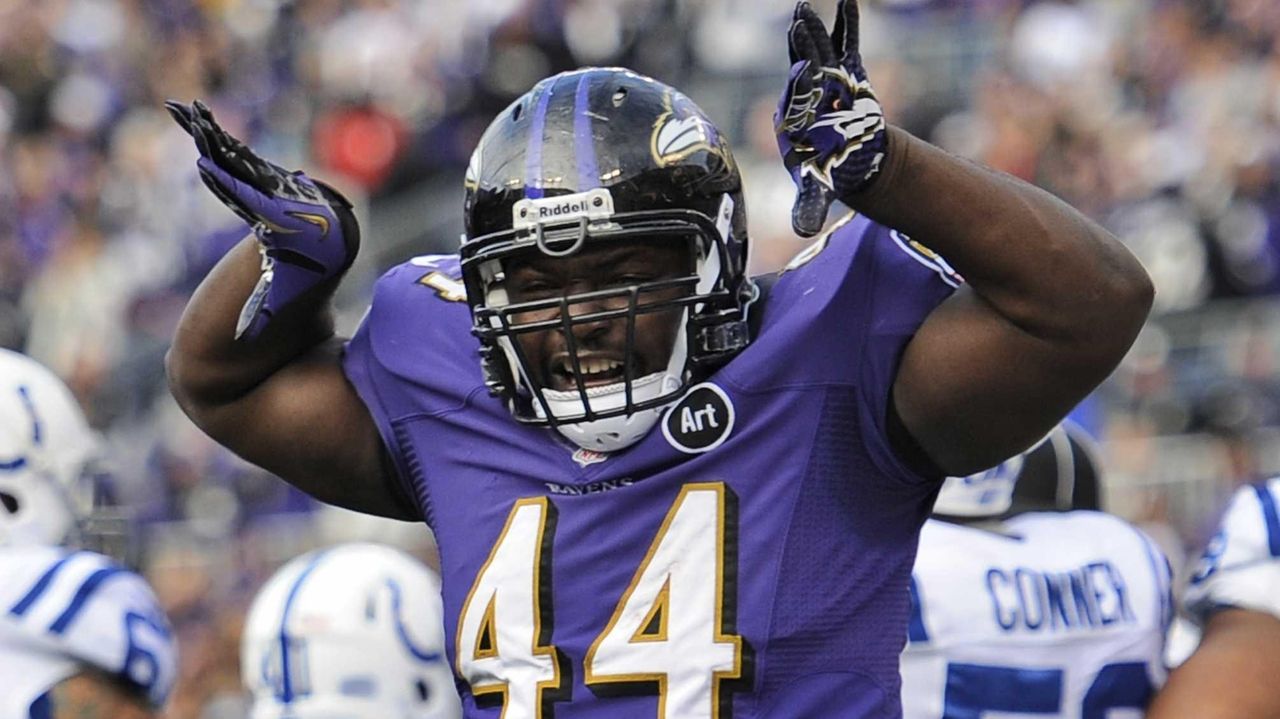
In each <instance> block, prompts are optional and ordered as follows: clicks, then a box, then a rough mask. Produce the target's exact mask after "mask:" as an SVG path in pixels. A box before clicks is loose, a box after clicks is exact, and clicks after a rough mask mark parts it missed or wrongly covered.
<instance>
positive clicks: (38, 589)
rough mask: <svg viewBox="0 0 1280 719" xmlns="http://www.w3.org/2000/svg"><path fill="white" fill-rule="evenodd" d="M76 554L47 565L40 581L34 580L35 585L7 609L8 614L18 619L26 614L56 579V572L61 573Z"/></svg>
mask: <svg viewBox="0 0 1280 719" xmlns="http://www.w3.org/2000/svg"><path fill="white" fill-rule="evenodd" d="M76 554H79V552H73V553H71V554H68V555H66V556H65V557H63V558H61V559H59V560H58V561H56V562H54V563H53V564H51V565H49V568H48V569H46V570H44V574H43V575H41V576H40V579H38V580H36V583H35V584H33V585H32V586H31V589H29V590H27V593H26V595H25V596H23V597H22V599H19V600H18V603H17V604H15V605H13V606H12V607H11V608H10V609H9V613H10V614H12V615H13V616H15V617H20V616H22V615H24V614H26V613H27V610H28V609H30V608H31V605H33V604H35V603H36V600H38V599H40V595H42V594H44V593H45V590H47V589H48V588H49V585H50V584H53V580H54V579H56V578H57V576H58V572H60V571H62V568H63V567H65V566H66V565H67V562H69V561H71V558H72V557H74V556H76Z"/></svg>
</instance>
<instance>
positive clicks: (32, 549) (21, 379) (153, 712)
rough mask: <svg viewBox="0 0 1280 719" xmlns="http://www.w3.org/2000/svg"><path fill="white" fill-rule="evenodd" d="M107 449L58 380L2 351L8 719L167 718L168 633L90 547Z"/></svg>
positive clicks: (1, 678) (147, 602) (2, 642)
mask: <svg viewBox="0 0 1280 719" xmlns="http://www.w3.org/2000/svg"><path fill="white" fill-rule="evenodd" d="M95 444H96V441H95V437H94V436H93V433H92V432H91V431H90V430H89V427H88V425H87V423H86V422H85V420H84V417H83V416H82V415H81V413H80V410H79V408H78V406H77V405H76V403H75V400H74V399H73V398H72V396H71V393H70V392H69V391H68V390H67V388H66V386H65V385H63V384H62V383H61V382H60V381H59V380H58V379H57V378H56V377H55V376H54V375H53V374H52V373H50V372H49V371H48V370H46V369H45V368H44V367H42V366H40V365H39V364H37V363H36V362H34V361H32V360H30V359H29V358H27V357H24V356H22V355H19V354H16V353H13V352H8V351H5V350H0V719H46V718H48V719H61V718H62V717H83V718H84V719H93V718H95V717H102V718H103V719H106V718H107V717H110V718H112V719H134V718H137V717H152V716H158V714H157V712H158V710H159V707H161V706H162V705H163V704H164V701H165V699H166V698H167V696H168V694H169V691H170V689H171V688H172V686H173V681H174V677H175V674H176V652H175V647H174V642H173V636H172V632H171V630H170V628H169V624H168V621H167V620H166V619H165V616H164V614H163V612H162V611H161V609H160V607H159V604H158V602H157V601H156V598H155V595H154V594H152V592H151V590H150V589H149V588H148V587H147V585H146V583H145V582H144V581H143V580H142V578H141V577H139V576H138V575H136V574H134V573H133V572H131V571H129V570H127V569H125V568H124V567H122V566H120V565H119V564H117V563H115V562H114V561H113V560H111V559H109V558H107V557H105V556H103V555H101V554H96V553H94V552H89V551H76V550H73V549H69V548H64V547H62V546H59V545H62V544H64V543H68V542H71V541H74V540H75V539H76V538H78V537H79V536H80V535H81V530H82V529H83V527H84V520H85V519H86V515H85V512H84V511H82V509H83V508H84V507H85V505H82V504H81V503H80V501H79V500H80V499H81V498H85V499H87V497H85V495H84V494H82V493H81V492H80V489H81V482H82V479H84V478H85V476H86V473H85V468H86V465H87V464H88V463H89V462H90V461H91V458H92V457H93V454H94V446H95Z"/></svg>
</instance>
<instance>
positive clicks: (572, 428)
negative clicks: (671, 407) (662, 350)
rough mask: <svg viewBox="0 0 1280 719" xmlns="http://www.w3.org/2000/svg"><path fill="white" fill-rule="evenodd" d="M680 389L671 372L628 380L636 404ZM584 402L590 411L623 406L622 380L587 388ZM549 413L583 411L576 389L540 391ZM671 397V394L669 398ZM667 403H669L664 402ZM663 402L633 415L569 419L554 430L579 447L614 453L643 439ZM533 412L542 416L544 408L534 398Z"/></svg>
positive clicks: (567, 414)
mask: <svg viewBox="0 0 1280 719" xmlns="http://www.w3.org/2000/svg"><path fill="white" fill-rule="evenodd" d="M678 389H680V379H679V377H677V376H675V375H674V374H672V373H671V372H669V371H668V372H655V373H653V374H651V375H646V376H644V377H641V378H639V379H637V380H635V381H633V382H632V383H631V401H632V403H634V404H640V403H642V402H647V401H649V400H652V399H655V398H657V397H661V396H662V395H664V394H672V393H674V392H676V391H677V390H678ZM586 394H587V402H589V403H590V405H591V410H592V411H593V412H607V411H609V410H615V409H618V408H620V407H624V406H626V403H627V392H626V382H614V383H613V384H608V385H603V386H600V387H588V388H587V393H586ZM542 396H543V397H545V398H546V400H547V404H548V405H550V407H551V412H552V414H553V415H554V416H556V417H577V416H581V415H583V414H586V411H587V407H586V406H585V405H584V404H583V402H582V395H581V394H580V393H579V392H578V391H577V390H568V391H563V390H551V389H545V390H543V391H542ZM672 399H673V400H674V397H673V398H672ZM668 404H669V403H668ZM666 408H667V405H665V404H664V405H660V406H657V407H651V408H649V409H642V410H640V411H638V412H636V413H634V414H630V415H619V416H617V417H608V418H605V419H596V420H591V421H590V422H585V421H584V422H573V423H565V424H558V425H556V430H558V431H559V432H560V434H562V435H564V436H565V437H566V438H567V439H568V440H569V441H570V442H573V443H574V444H576V445H578V446H579V447H581V448H583V449H590V450H594V451H596V452H616V451H618V450H620V449H626V448H627V447H630V446H631V445H633V444H635V443H636V442H639V441H640V440H641V439H643V438H644V436H645V435H646V434H648V433H649V430H651V429H653V426H654V425H655V424H657V423H658V419H659V418H660V417H661V416H662V412H663V411H664V410H665V409H666ZM533 411H534V412H535V413H536V414H537V416H538V418H539V419H546V411H545V410H544V409H543V407H542V403H541V402H538V401H537V400H536V399H535V400H534V402H533Z"/></svg>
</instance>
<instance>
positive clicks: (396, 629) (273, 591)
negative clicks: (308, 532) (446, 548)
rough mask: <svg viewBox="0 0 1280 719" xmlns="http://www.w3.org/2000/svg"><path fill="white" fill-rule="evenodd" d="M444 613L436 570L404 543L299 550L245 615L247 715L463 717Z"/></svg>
mask: <svg viewBox="0 0 1280 719" xmlns="http://www.w3.org/2000/svg"><path fill="white" fill-rule="evenodd" d="M443 616H444V613H443V609H442V606H441V600H440V580H439V578H438V577H437V576H436V574H435V573H434V572H432V571H431V570H430V569H427V568H426V567H425V566H423V565H422V564H421V563H419V562H418V561H416V560H414V559H412V558H411V557H409V556H408V555H406V554H404V553H403V552H401V551H399V550H397V549H392V548H390V547H386V546H382V545H377V544H369V543H351V544H342V545H338V546H335V547H331V548H328V549H320V550H317V551H314V552H310V553H308V554H304V555H302V556H301V557H297V558H295V559H293V560H292V561H290V562H289V563H288V564H286V565H285V566H284V567H282V568H281V569H280V570H279V571H278V572H276V573H275V575H274V576H272V577H271V579H270V580H268V581H267V583H266V585H265V586H264V587H263V588H262V590H261V591H259V592H258V596H257V597H256V598H255V599H254V601H253V606H252V607H251V608H250V610H249V615H248V619H247V620H246V622H245V629H244V636H243V638H242V639H241V644H240V660H241V661H240V672H241V677H242V679H243V682H244V685H245V688H246V689H248V690H249V692H250V693H252V695H253V708H252V711H251V713H250V716H251V717H252V719H286V718H287V719H445V718H450V719H451V718H453V717H461V716H462V708H461V705H460V703H459V701H458V695H457V688H456V687H455V685H454V682H453V674H452V672H451V670H450V668H449V662H448V659H447V658H446V657H445V649H444V621H443Z"/></svg>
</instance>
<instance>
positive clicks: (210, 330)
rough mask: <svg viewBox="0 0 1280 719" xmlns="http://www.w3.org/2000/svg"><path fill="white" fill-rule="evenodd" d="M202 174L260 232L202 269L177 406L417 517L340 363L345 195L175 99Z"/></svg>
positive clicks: (307, 471)
mask: <svg viewBox="0 0 1280 719" xmlns="http://www.w3.org/2000/svg"><path fill="white" fill-rule="evenodd" d="M168 108H169V111H170V113H171V114H173V116H174V118H175V119H176V120H177V121H178V123H179V124H180V125H182V126H183V128H184V129H185V130H186V131H187V132H188V133H190V134H191V135H192V137H193V138H194V139H195V141H196V145H197V147H198V148H199V150H200V154H201V158H200V160H199V169H200V175H201V178H202V179H203V180H204V182H205V184H206V185H207V186H208V187H209V189H210V190H211V191H212V192H213V193H214V194H215V195H217V196H218V198H219V199H220V200H222V201H223V202H224V203H226V204H227V206H228V207H230V208H231V209H232V210H233V211H235V212H236V214H238V215H240V216H241V217H242V218H243V219H245V220H246V221H247V222H248V223H249V224H250V225H251V226H252V227H253V228H254V230H255V232H254V233H253V234H250V235H249V236H248V237H246V238H245V239H244V240H243V241H241V242H240V244H238V245H237V246H236V247H235V248H234V249H232V251H231V252H229V253H228V254H227V255H226V256H225V257H224V258H223V259H222V260H221V261H220V262H219V263H218V264H217V265H216V266H215V267H214V269H213V270H212V271H211V272H210V273H209V275H208V276H207V277H205V279H204V281H203V282H201V284H200V286H199V288H197V290H196V292H195V294H194V295H193V296H192V298H191V301H190V303H189V304H188V305H187V308H186V311H185V312H184V313H183V315H182V319H181V321H180V322H179V325H178V329H177V332H176V334H175V336H174V340H173V345H172V347H171V348H170V350H169V354H168V356H167V358H166V370H167V372H168V376H169V386H170V388H171V390H172V392H173V395H174V397H175V398H176V399H177V400H178V404H179V405H181V407H182V409H183V410H184V411H185V412H186V413H187V415H188V416H190V417H191V419H192V420H193V421H194V422H195V423H196V424H197V425H198V426H199V427H200V428H201V429H202V430H204V432H205V433H207V434H208V435H209V436H210V437H212V438H213V439H215V440H216V441H218V442H219V443H220V444H222V445H224V446H226V447H228V448H229V449H231V450H232V451H234V452H235V453H236V454H238V455H240V456H241V457H244V458H245V459H247V460H248V461H250V462H253V463H254V464H257V465H258V466H260V467H262V468H264V469H266V470H268V471H271V472H273V473H275V474H277V475H279V476H280V477H282V478H284V479H285V480H286V481H288V482H289V483H290V484H293V485H294V486H296V487H298V488H299V489H301V490H303V491H304V492H307V493H308V494H310V495H312V496H313V497H315V498H317V499H319V500H321V501H324V502H328V503H330V504H335V505H338V506H341V507H347V508H349V509H354V510H357V511H362V512H368V513H370V514H377V515H382V516H387V517H393V518H398V519H410V518H413V513H412V510H411V509H410V507H409V503H408V502H407V500H405V499H404V498H402V496H401V494H400V493H399V492H398V491H397V489H396V485H395V484H394V481H393V479H392V472H393V471H394V470H393V469H392V468H391V465H390V463H389V459H388V458H387V456H386V452H385V450H384V448H383V446H382V443H381V440H380V438H379V436H378V431H377V428H376V426H375V425H374V422H373V419H372V418H371V417H370V415H369V412H368V410H367V408H366V407H365V406H364V403H363V402H361V400H360V397H359V395H357V394H356V391H355V389H354V388H353V387H352V386H351V384H350V383H349V382H348V381H347V379H346V377H345V375H344V374H343V372H342V366H341V342H340V341H339V339H338V338H336V337H335V336H334V329H333V318H332V314H331V310H330V300H331V298H332V295H333V291H334V289H335V288H336V287H337V284H338V281H339V280H340V279H341V277H342V274H343V273H344V272H345V271H346V270H347V268H348V267H350V265H351V262H352V260H354V259H355V253H356V251H357V249H358V246H359V241H358V240H359V228H358V226H357V225H356V222H355V218H354V215H352V213H351V211H350V205H349V204H348V203H347V202H346V200H345V199H344V198H342V196H341V195H339V194H338V193H337V192H335V191H333V190H332V189H331V188H328V187H327V186H325V185H323V184H320V183H316V182H314V181H312V180H311V179H309V178H307V177H306V176H305V175H303V174H302V173H289V172H286V171H284V170H282V169H280V168H279V167H276V166H275V165H273V164H271V163H269V162H266V161H264V160H262V159H261V158H258V157H257V156H256V155H255V154H254V153H253V152H252V151H251V150H249V148H247V147H245V146H244V145H243V144H241V143H240V142H239V141H238V140H236V139H235V138H233V137H231V136H230V135H229V134H227V133H226V132H225V131H224V130H222V128H220V127H218V125H217V124H216V122H214V119H213V116H212V114H211V113H209V111H208V109H207V108H205V107H204V106H203V105H200V104H199V103H196V104H195V105H192V106H186V105H179V104H177V103H169V104H168Z"/></svg>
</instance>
